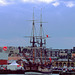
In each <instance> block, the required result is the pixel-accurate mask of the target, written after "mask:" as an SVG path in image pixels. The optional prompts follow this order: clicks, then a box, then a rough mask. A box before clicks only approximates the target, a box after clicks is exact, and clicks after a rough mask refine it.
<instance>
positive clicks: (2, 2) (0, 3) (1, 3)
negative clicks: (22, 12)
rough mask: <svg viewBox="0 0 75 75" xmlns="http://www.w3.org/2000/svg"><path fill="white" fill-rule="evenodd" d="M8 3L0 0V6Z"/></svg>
mask: <svg viewBox="0 0 75 75" xmlns="http://www.w3.org/2000/svg"><path fill="white" fill-rule="evenodd" d="M7 4H8V3H7V2H6V1H5V0H0V6H3V5H7Z"/></svg>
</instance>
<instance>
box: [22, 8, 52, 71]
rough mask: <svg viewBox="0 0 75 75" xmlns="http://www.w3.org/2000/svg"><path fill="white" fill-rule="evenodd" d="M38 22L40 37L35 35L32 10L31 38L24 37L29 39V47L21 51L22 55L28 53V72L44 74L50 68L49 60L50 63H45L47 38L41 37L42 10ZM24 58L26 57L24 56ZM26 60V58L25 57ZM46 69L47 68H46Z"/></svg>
mask: <svg viewBox="0 0 75 75" xmlns="http://www.w3.org/2000/svg"><path fill="white" fill-rule="evenodd" d="M40 16H41V17H40V22H36V23H39V24H40V28H39V29H40V35H38V36H37V35H36V34H35V21H36V20H35V19H34V9H33V20H31V21H32V35H31V36H25V37H26V38H27V37H29V38H30V43H31V46H27V47H26V48H25V49H24V50H23V54H25V53H26V52H28V53H29V54H30V56H29V59H28V61H29V63H30V66H29V67H30V68H29V69H30V70H33V71H35V70H36V71H43V72H45V69H46V72H47V71H48V72H50V71H49V70H48V68H50V67H51V58H50V61H49V62H48V61H47V55H46V53H47V52H46V49H47V48H46V38H48V35H46V36H44V35H43V28H42V27H43V26H42V24H43V23H46V22H42V9H41V15H40ZM24 56H25V57H26V55H24ZM26 59H27V57H26ZM47 67H48V68H47Z"/></svg>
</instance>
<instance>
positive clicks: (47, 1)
mask: <svg viewBox="0 0 75 75" xmlns="http://www.w3.org/2000/svg"><path fill="white" fill-rule="evenodd" d="M22 1H23V2H33V3H37V2H38V3H39V2H43V3H51V2H54V1H56V0H22Z"/></svg>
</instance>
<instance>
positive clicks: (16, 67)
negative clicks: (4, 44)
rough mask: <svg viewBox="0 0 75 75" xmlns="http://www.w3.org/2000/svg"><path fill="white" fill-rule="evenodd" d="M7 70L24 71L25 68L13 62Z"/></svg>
mask: <svg viewBox="0 0 75 75" xmlns="http://www.w3.org/2000/svg"><path fill="white" fill-rule="evenodd" d="M7 69H10V70H17V69H22V70H24V68H23V67H22V66H21V65H19V64H17V63H16V61H13V62H12V63H11V64H9V65H7Z"/></svg>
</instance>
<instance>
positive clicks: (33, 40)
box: [30, 8, 36, 63]
mask: <svg viewBox="0 0 75 75" xmlns="http://www.w3.org/2000/svg"><path fill="white" fill-rule="evenodd" d="M32 21H33V23H32V25H33V28H32V30H33V36H32V41H31V40H30V43H32V48H33V63H34V62H35V59H34V58H35V50H34V47H35V43H36V41H35V35H34V27H35V23H34V21H35V20H34V8H33V20H32Z"/></svg>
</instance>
